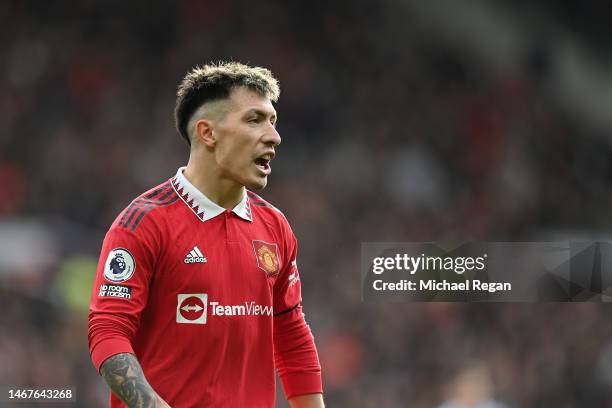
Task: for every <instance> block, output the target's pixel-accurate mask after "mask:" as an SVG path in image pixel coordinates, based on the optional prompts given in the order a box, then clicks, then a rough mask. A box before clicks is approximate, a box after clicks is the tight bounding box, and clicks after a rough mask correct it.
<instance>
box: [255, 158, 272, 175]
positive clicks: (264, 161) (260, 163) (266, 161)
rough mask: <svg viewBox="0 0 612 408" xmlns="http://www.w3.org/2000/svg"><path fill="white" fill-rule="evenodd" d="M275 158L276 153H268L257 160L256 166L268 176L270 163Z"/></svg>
mask: <svg viewBox="0 0 612 408" xmlns="http://www.w3.org/2000/svg"><path fill="white" fill-rule="evenodd" d="M273 158H274V153H266V154H262V155H261V156H259V157H257V158H256V159H255V165H256V166H257V167H258V168H259V169H260V170H261V171H262V172H263V173H264V174H266V175H268V174H270V171H271V167H270V162H271V161H272V159H273Z"/></svg>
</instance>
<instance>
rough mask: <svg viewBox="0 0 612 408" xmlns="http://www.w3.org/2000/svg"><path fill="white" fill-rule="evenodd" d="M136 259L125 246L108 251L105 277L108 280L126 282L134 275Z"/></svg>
mask: <svg viewBox="0 0 612 408" xmlns="http://www.w3.org/2000/svg"><path fill="white" fill-rule="evenodd" d="M135 270H136V261H135V260H134V257H133V256H132V254H131V253H130V251H128V250H127V249H125V248H114V249H112V250H111V251H110V252H109V253H108V257H107V258H106V263H105V264H104V277H105V278H106V280H108V281H111V282H115V283H119V282H125V281H127V280H128V279H130V278H131V277H132V275H134V271H135Z"/></svg>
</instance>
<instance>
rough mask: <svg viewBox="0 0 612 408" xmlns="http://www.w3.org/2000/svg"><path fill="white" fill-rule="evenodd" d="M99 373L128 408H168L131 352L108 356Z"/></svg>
mask: <svg viewBox="0 0 612 408" xmlns="http://www.w3.org/2000/svg"><path fill="white" fill-rule="evenodd" d="M100 374H102V377H104V379H105V380H106V382H107V383H108V386H109V387H110V389H111V390H112V391H113V392H114V393H115V395H117V397H119V399H121V401H123V402H124V403H125V404H126V405H127V406H128V407H129V408H170V405H168V404H167V403H166V402H165V401H164V400H163V399H162V398H161V397H160V396H159V395H157V393H156V392H155V391H154V390H153V388H151V386H150V385H149V383H148V382H147V379H146V378H145V376H144V373H143V372H142V368H141V367H140V363H139V362H138V360H137V359H136V356H134V355H133V354H130V353H121V354H116V355H114V356H112V357H109V358H108V359H106V361H105V362H104V363H103V364H102V368H101V369H100ZM301 406H302V405H299V407H301ZM309 406H310V405H304V407H309ZM312 406H313V407H314V406H315V405H312Z"/></svg>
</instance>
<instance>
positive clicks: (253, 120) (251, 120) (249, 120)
mask: <svg viewBox="0 0 612 408" xmlns="http://www.w3.org/2000/svg"><path fill="white" fill-rule="evenodd" d="M247 122H249V123H258V122H259V118H257V117H254V118H250V119H248V120H247Z"/></svg>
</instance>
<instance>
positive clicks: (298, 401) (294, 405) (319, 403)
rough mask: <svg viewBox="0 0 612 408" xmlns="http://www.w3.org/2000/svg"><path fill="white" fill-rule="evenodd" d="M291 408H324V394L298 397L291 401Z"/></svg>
mask: <svg viewBox="0 0 612 408" xmlns="http://www.w3.org/2000/svg"><path fill="white" fill-rule="evenodd" d="M289 405H291V408H324V407H325V404H323V395H322V394H306V395H298V396H297V397H293V398H291V399H290V400H289Z"/></svg>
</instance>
